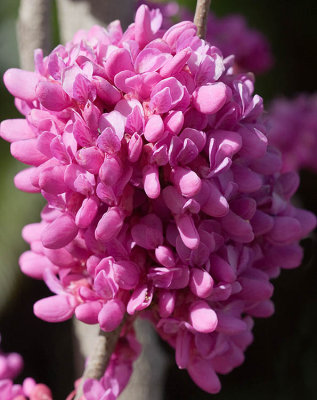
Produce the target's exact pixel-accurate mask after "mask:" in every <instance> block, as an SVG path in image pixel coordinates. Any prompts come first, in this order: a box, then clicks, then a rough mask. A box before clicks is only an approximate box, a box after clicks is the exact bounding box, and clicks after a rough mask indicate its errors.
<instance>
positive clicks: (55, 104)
mask: <svg viewBox="0 0 317 400" xmlns="http://www.w3.org/2000/svg"><path fill="white" fill-rule="evenodd" d="M36 95H37V97H38V100H39V102H40V103H41V104H42V106H43V107H44V108H46V109H47V110H51V111H62V110H64V109H65V108H66V107H68V106H70V105H71V101H70V98H69V96H68V95H67V94H66V93H65V92H64V90H63V88H62V86H61V85H60V84H59V82H56V81H41V82H39V84H38V85H37V87H36Z"/></svg>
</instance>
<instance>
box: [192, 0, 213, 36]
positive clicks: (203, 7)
mask: <svg viewBox="0 0 317 400" xmlns="http://www.w3.org/2000/svg"><path fill="white" fill-rule="evenodd" d="M210 3H211V0H197V4H196V12H195V17H194V24H195V25H196V26H197V35H198V36H199V37H200V38H201V39H205V37H206V29H207V19H208V12H209V8H210Z"/></svg>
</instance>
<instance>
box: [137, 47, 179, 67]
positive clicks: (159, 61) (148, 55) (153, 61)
mask: <svg viewBox="0 0 317 400" xmlns="http://www.w3.org/2000/svg"><path fill="white" fill-rule="evenodd" d="M169 58H172V56H171V55H170V54H167V53H162V52H161V51H160V50H158V49H154V48H145V49H144V50H142V51H141V52H140V53H139V54H138V56H137V58H136V60H135V70H136V72H139V73H143V72H155V71H157V70H158V69H160V68H161V67H162V66H163V65H164V64H165V63H166V62H167V61H168V59H169Z"/></svg>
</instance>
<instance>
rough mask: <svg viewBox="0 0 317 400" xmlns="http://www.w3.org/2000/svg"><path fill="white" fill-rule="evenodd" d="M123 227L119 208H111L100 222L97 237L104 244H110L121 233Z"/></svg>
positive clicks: (96, 232)
mask: <svg viewBox="0 0 317 400" xmlns="http://www.w3.org/2000/svg"><path fill="white" fill-rule="evenodd" d="M122 225H123V218H122V216H121V213H120V210H119V209H118V208H117V207H112V208H109V209H108V211H107V212H106V213H105V214H104V215H103V216H102V217H101V219H100V221H99V222H98V225H97V228H96V231H95V237H96V239H97V240H100V241H101V242H103V243H107V242H109V241H110V240H111V239H113V238H115V237H116V236H117V235H118V233H119V232H120V230H121V228H122Z"/></svg>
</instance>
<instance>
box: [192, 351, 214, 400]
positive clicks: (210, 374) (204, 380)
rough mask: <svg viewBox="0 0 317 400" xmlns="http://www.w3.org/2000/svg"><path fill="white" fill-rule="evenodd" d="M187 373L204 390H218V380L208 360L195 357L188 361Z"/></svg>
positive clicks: (210, 391) (212, 392) (209, 391)
mask: <svg viewBox="0 0 317 400" xmlns="http://www.w3.org/2000/svg"><path fill="white" fill-rule="evenodd" d="M188 373H189V375H190V377H191V378H192V380H193V381H194V382H195V383H196V385H198V386H199V387H200V388H201V389H203V390H205V391H206V392H208V393H211V394H216V393H218V392H219V391H220V389H221V385H220V381H219V378H218V376H217V374H216V373H215V370H214V368H213V365H212V363H211V362H210V360H205V359H200V358H196V359H195V360H193V361H191V362H190V364H189V366H188Z"/></svg>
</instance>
